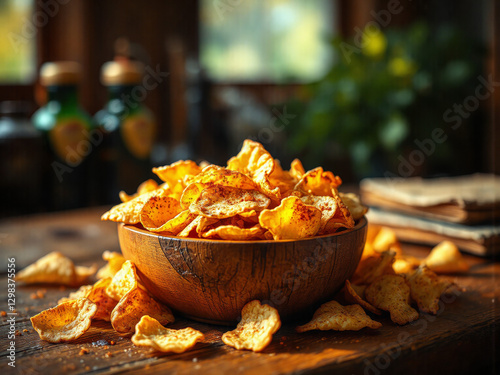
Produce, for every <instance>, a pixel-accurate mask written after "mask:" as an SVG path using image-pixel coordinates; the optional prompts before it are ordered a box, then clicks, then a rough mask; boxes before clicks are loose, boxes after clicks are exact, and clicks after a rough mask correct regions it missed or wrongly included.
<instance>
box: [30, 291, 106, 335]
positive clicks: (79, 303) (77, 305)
mask: <svg viewBox="0 0 500 375" xmlns="http://www.w3.org/2000/svg"><path fill="white" fill-rule="evenodd" d="M96 311H97V306H96V304H95V303H93V302H92V301H90V300H89V299H87V298H79V299H76V300H72V301H68V302H64V303H62V304H60V305H57V306H56V307H53V308H51V309H48V310H45V311H42V312H41V313H39V314H37V315H35V316H33V317H31V324H32V325H33V328H34V329H35V331H37V332H38V335H39V336H40V338H41V339H42V340H45V341H48V342H52V343H58V342H66V341H72V340H76V339H77V338H79V337H80V336H81V335H83V334H84V333H85V332H86V331H87V330H88V329H89V327H90V323H91V321H92V317H93V316H94V315H95V313H96Z"/></svg>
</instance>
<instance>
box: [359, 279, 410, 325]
mask: <svg viewBox="0 0 500 375" xmlns="http://www.w3.org/2000/svg"><path fill="white" fill-rule="evenodd" d="M365 297H366V300H367V301H368V302H369V303H371V304H372V305H373V306H375V307H377V308H379V309H381V310H384V311H389V313H390V314H391V320H392V321H393V322H394V323H397V324H399V325H404V324H407V323H409V322H412V321H414V320H417V319H418V312H417V311H416V310H415V309H413V308H412V307H411V306H410V287H409V286H408V284H407V282H406V280H405V279H404V277H403V276H400V275H382V276H379V277H378V278H377V279H375V281H373V282H372V283H371V284H370V285H369V286H368V287H367V288H366V290H365Z"/></svg>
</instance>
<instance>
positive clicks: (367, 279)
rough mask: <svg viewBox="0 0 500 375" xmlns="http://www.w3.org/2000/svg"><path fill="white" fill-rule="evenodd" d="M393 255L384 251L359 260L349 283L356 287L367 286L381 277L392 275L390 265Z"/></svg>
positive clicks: (391, 252)
mask: <svg viewBox="0 0 500 375" xmlns="http://www.w3.org/2000/svg"><path fill="white" fill-rule="evenodd" d="M395 255H396V253H394V252H393V251H384V252H383V253H376V254H373V255H371V256H368V257H366V258H363V259H361V260H360V261H359V264H358V267H357V268H356V271H354V275H353V276H352V277H351V282H352V283H353V284H356V285H368V284H371V283H372V282H373V280H375V279H376V278H377V277H379V276H381V275H388V274H389V275H390V274H394V269H393V268H392V263H393V262H394V257H395Z"/></svg>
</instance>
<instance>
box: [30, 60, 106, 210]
mask: <svg viewBox="0 0 500 375" xmlns="http://www.w3.org/2000/svg"><path fill="white" fill-rule="evenodd" d="M80 71H81V70H80V65H79V64H77V63H75V62H70V61H64V62H51V63H46V64H44V65H43V66H42V68H41V70H40V83H41V84H42V85H43V86H44V87H45V88H46V90H47V96H48V101H47V104H45V105H44V106H43V107H41V108H40V109H38V110H37V111H36V112H35V113H34V114H33V117H32V122H33V125H34V126H35V127H36V128H37V129H38V130H40V131H41V132H42V134H43V136H44V140H45V150H46V152H45V160H44V164H45V169H44V183H43V189H44V197H46V199H47V205H48V207H47V208H48V209H49V210H64V209H70V208H78V207H84V206H86V205H87V204H88V202H89V186H90V180H91V179H90V170H89V167H90V165H89V156H90V154H91V153H92V151H93V150H94V149H95V147H96V146H97V145H98V144H99V142H100V137H101V135H100V134H99V133H97V132H96V131H94V130H93V126H92V118H91V117H90V116H89V115H88V114H87V113H86V112H85V111H84V110H82V109H81V108H80V106H79V105H78V95H77V91H78V90H77V89H78V83H79V81H80V75H81V73H80Z"/></svg>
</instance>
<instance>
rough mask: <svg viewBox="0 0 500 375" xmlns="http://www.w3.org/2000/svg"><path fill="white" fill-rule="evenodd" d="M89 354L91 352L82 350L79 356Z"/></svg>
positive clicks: (85, 349)
mask: <svg viewBox="0 0 500 375" xmlns="http://www.w3.org/2000/svg"><path fill="white" fill-rule="evenodd" d="M85 354H89V350H88V349H87V348H80V353H78V355H85Z"/></svg>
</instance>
